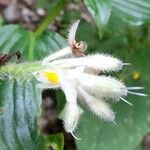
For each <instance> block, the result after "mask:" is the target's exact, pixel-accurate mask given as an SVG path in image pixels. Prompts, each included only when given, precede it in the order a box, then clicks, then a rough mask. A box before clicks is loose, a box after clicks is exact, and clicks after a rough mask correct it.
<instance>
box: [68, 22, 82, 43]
mask: <svg viewBox="0 0 150 150" xmlns="http://www.w3.org/2000/svg"><path fill="white" fill-rule="evenodd" d="M79 22H80V20H77V21H75V22H74V23H73V24H71V25H70V28H69V31H68V44H70V45H71V44H72V43H73V42H74V41H75V36H76V31H77V28H78V25H79Z"/></svg>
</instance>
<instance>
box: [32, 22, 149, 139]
mask: <svg viewBox="0 0 150 150" xmlns="http://www.w3.org/2000/svg"><path fill="white" fill-rule="evenodd" d="M78 24H79V20H78V21H76V22H75V23H74V24H72V26H71V28H70V30H69V31H70V32H69V35H68V46H67V47H65V48H63V49H61V50H60V51H57V52H55V53H54V54H52V55H50V56H48V57H46V58H44V59H43V62H42V64H43V67H44V68H45V69H42V70H39V71H38V72H34V73H33V74H34V76H35V77H36V79H37V80H38V81H39V82H40V84H39V87H40V88H43V89H44V88H53V89H55V88H60V89H61V90H62V91H63V92H64V94H65V97H66V104H65V107H64V110H63V112H64V117H63V121H64V128H65V129H66V131H67V132H70V133H71V134H72V135H73V136H74V134H73V132H74V131H75V129H76V127H77V125H78V122H79V118H80V116H81V114H82V113H81V112H82V111H81V108H80V107H79V106H78V104H77V100H81V101H83V102H84V103H85V104H87V106H88V107H89V108H90V110H91V111H92V112H93V113H94V114H96V115H97V116H98V117H100V118H102V119H104V120H106V121H112V122H114V123H115V121H114V119H115V113H114V112H113V110H112V109H111V107H110V106H109V105H108V104H107V100H110V99H111V100H113V101H115V102H118V101H120V100H121V101H124V102H126V103H128V104H129V105H132V104H131V103H130V102H128V101H127V100H125V99H124V97H125V96H127V95H128V94H133V95H139V96H147V95H146V94H143V93H139V92H135V90H141V89H143V87H127V86H126V85H125V84H124V83H123V82H121V81H119V80H118V79H116V78H114V77H111V76H106V75H100V76H99V75H98V74H95V73H94V72H95V71H98V72H103V74H105V73H106V72H112V71H114V72H117V71H119V70H121V69H122V68H123V66H125V65H129V63H123V62H122V61H121V60H119V59H118V58H115V57H112V56H110V55H108V54H99V53H96V54H92V55H87V56H84V51H85V49H86V44H84V42H76V40H75V35H76V30H77V27H78ZM78 54H80V55H78ZM66 56H68V57H69V56H70V58H68V57H67V58H65V57H66ZM77 56H78V57H77ZM83 56H84V57H83ZM89 69H91V71H90V73H89V72H88V71H87V70H89ZM92 70H93V72H92ZM74 137H75V136H74ZM75 138H76V137H75Z"/></svg>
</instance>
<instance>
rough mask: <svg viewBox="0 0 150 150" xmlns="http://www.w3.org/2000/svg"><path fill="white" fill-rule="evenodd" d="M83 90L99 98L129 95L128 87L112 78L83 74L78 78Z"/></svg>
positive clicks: (116, 97) (115, 97)
mask: <svg viewBox="0 0 150 150" xmlns="http://www.w3.org/2000/svg"><path fill="white" fill-rule="evenodd" d="M78 82H79V85H80V86H81V88H83V89H84V90H86V91H87V92H88V93H89V94H91V95H94V96H96V97H99V98H114V99H116V100H118V101H119V98H120V97H122V96H126V95H127V88H126V86H125V85H124V84H123V83H122V82H120V81H118V80H117V79H115V78H112V77H111V76H108V77H107V76H95V75H89V74H86V73H83V74H81V75H80V77H79V78H78Z"/></svg>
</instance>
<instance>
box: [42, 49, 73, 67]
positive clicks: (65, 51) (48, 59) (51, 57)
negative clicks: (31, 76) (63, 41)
mask: <svg viewBox="0 0 150 150" xmlns="http://www.w3.org/2000/svg"><path fill="white" fill-rule="evenodd" d="M71 54H72V49H71V47H70V46H67V47H65V48H63V49H61V50H59V51H57V52H55V53H53V54H50V55H49V56H48V57H46V58H44V59H43V62H42V64H43V65H45V64H47V63H49V62H51V61H54V60H57V59H58V58H62V57H64V56H68V55H71Z"/></svg>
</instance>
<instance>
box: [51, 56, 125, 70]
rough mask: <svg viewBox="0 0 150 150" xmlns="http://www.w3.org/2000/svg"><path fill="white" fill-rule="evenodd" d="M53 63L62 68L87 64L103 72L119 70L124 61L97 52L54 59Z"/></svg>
mask: <svg viewBox="0 0 150 150" xmlns="http://www.w3.org/2000/svg"><path fill="white" fill-rule="evenodd" d="M51 64H52V65H57V66H59V67H62V68H73V67H78V66H86V67H88V68H93V69H95V70H100V71H103V72H109V71H118V70H121V69H122V67H123V62H122V61H121V60H119V59H117V58H114V57H112V56H110V55H106V54H95V55H89V56H85V57H80V58H68V59H60V60H57V61H53V62H52V63H51Z"/></svg>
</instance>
